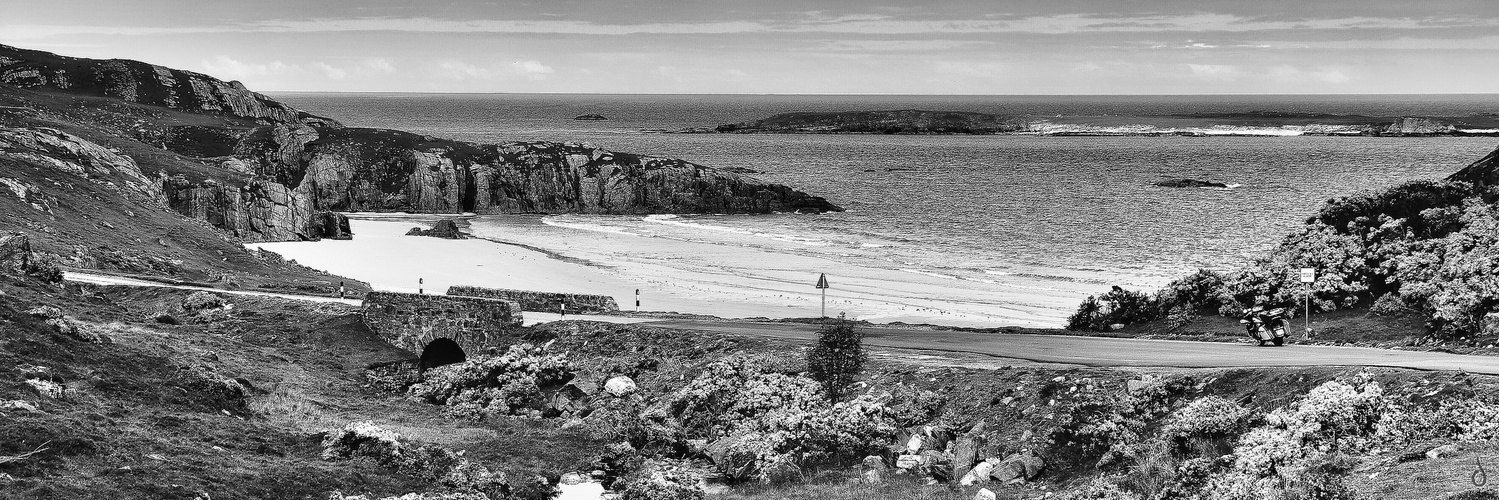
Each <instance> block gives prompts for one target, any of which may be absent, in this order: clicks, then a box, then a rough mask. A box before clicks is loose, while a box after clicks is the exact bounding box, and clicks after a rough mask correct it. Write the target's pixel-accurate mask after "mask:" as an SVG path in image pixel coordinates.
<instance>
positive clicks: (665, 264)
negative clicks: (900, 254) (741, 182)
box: [247, 214, 1082, 326]
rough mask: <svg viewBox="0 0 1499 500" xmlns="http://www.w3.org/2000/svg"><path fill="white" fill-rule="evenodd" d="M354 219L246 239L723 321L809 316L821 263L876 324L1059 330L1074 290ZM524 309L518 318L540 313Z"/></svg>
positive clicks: (654, 243) (407, 285)
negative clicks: (311, 230)
mask: <svg viewBox="0 0 1499 500" xmlns="http://www.w3.org/2000/svg"><path fill="white" fill-rule="evenodd" d="M357 216H358V217H360V218H361V219H362V218H364V216H365V214H358V215H357ZM361 219H355V220H352V221H351V223H352V226H353V227H352V229H353V231H354V239H353V240H350V241H333V240H328V241H321V242H293V243H257V244H250V245H247V246H248V247H250V248H264V249H266V250H269V251H273V252H277V253H280V254H281V255H283V256H285V257H286V258H288V259H295V260H296V261H297V262H299V263H301V264H303V265H306V266H309V267H313V268H317V269H321V270H324V271H327V272H330V273H333V274H338V275H343V276H348V277H350V278H354V279H359V280H363V281H367V282H369V283H370V284H371V285H372V286H373V287H374V288H375V289H377V290H388V291H400V292H416V291H417V287H418V283H417V280H418V279H423V280H424V281H425V283H424V284H423V285H421V286H422V287H423V289H424V291H425V293H443V292H444V291H446V290H447V287H448V286H450V285H477V286H484V287H493V288H511V289H520V290H536V291H550V292H570V293H590V294H601V295H611V296H613V297H614V298H615V300H617V301H618V302H619V304H620V307H621V308H622V309H625V310H632V309H634V308H635V291H636V290H637V289H639V290H640V293H641V299H642V305H641V309H642V310H646V311H676V312H685V313H697V314H709V315H715V316H721V317H728V318H744V317H770V318H786V317H815V316H817V315H819V314H820V307H819V306H820V294H819V293H818V290H816V289H815V288H813V286H812V284H813V283H814V282H815V280H816V279H817V273H818V272H822V271H826V272H828V274H829V280H830V281H831V282H832V285H833V286H832V288H831V289H829V290H828V293H827V310H828V314H829V315H836V314H838V313H839V312H847V313H848V314H849V316H850V317H853V318H857V319H865V320H869V321H874V322H892V321H904V322H925V323H935V324H950V325H959V326H1006V325H1022V326H1057V325H1058V324H1059V323H1060V321H1061V318H1062V317H1063V316H1065V313H1066V312H1070V308H1072V307H1075V306H1076V304H1077V303H1078V301H1079V300H1080V299H1081V298H1082V293H1081V292H1079V291H1076V290H1047V289H1040V288H1031V287H1026V286H1016V285H1015V284H1013V283H998V284H996V283H977V282H972V281H966V280H953V279H948V278H943V277H938V276H928V275H924V274H920V273H915V272H902V271H900V270H891V269H884V268H874V267H868V266H857V265H849V264H848V263H844V262H835V261H831V260H829V259H828V258H826V257H822V256H816V255H809V254H797V253H795V252H777V251H765V250H759V249H753V248H744V247H738V246H733V245H724V244H720V243H715V242H713V241H681V240H675V239H667V238H655V237H646V236H639V235H632V234H615V233H609V232H600V231H586V230H579V229H569V228H563V227H554V226H548V225H544V224H541V223H540V221H539V218H537V217H535V216H529V217H527V216H518V217H498V216H486V217H483V218H481V219H477V220H475V221H474V222H475V223H474V226H473V231H474V232H475V233H476V234H478V235H480V236H483V237H485V238H490V239H495V240H500V241H505V242H510V243H515V244H521V245H526V246H531V247H536V248H541V249H545V250H546V251H547V252H541V251H537V250H532V249H529V248H525V247H522V246H517V245H513V244H501V243H496V242H494V241H486V240H484V239H467V240H446V239H440V238H430V237H417V236H405V233H406V231H407V230H409V229H411V228H412V227H414V226H422V227H428V226H430V224H431V222H432V221H434V220H436V218H435V217H434V216H431V215H425V216H422V215H412V216H399V215H395V216H392V215H385V216H381V217H380V220H361ZM1038 303H1039V304H1043V305H1041V306H1037V305H1035V304H1038ZM1021 304H1028V305H1021ZM531 316H532V314H531V313H528V314H527V319H528V320H532V321H528V322H533V321H536V320H540V319H542V318H541V317H537V318H532V317H531ZM546 319H550V318H546Z"/></svg>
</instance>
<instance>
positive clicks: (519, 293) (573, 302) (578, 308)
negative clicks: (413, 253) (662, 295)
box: [448, 285, 619, 314]
mask: <svg viewBox="0 0 1499 500" xmlns="http://www.w3.org/2000/svg"><path fill="white" fill-rule="evenodd" d="M448 295H449V296H462V297H486V298H491V299H503V300H511V301H515V302H516V303H518V304H520V308H521V310H522V311H539V312H559V307H558V305H559V304H567V312H569V313H579V314H583V313H607V312H618V311H619V304H618V303H617V302H615V301H614V297H610V296H607V295H584V294H577V293H555V292H532V291H527V290H503V289H499V288H484V287H477V286H463V285H458V286H450V287H448Z"/></svg>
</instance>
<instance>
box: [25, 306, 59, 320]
mask: <svg viewBox="0 0 1499 500" xmlns="http://www.w3.org/2000/svg"><path fill="white" fill-rule="evenodd" d="M26 314H29V315H31V317H33V318H38V319H58V318H61V317H62V309H58V308H56V307H52V306H37V307H33V308H31V309H27V310H26Z"/></svg>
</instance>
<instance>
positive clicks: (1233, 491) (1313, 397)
mask: <svg viewBox="0 0 1499 500" xmlns="http://www.w3.org/2000/svg"><path fill="white" fill-rule="evenodd" d="M1387 409H1388V402H1387V401H1386V399H1385V398H1384V395H1383V391H1382V390H1381V389H1380V387H1379V385H1378V384H1375V383H1372V382H1371V383H1366V384H1364V385H1363V386H1362V387H1359V388H1355V387H1354V386H1352V385H1349V384H1346V383H1342V382H1338V381H1332V382H1327V383H1325V384H1322V385H1320V386H1317V387H1316V388H1314V389H1312V390H1311V392H1308V393H1307V395H1306V396H1305V397H1303V398H1301V399H1300V400H1298V401H1297V402H1296V403H1295V404H1293V405H1291V406H1289V407H1287V408H1281V409H1277V410H1275V411H1273V412H1271V413H1270V414H1269V415H1266V417H1265V425H1264V426H1261V427H1257V428H1255V429H1252V430H1250V431H1249V432H1248V433H1247V434H1245V435H1244V436H1243V437H1242V438H1240V440H1239V443H1238V445H1236V446H1235V447H1234V453H1233V456H1234V461H1233V464H1232V465H1230V466H1229V467H1228V469H1227V470H1226V471H1224V473H1222V474H1220V475H1218V476H1215V477H1213V478H1212V479H1211V480H1209V482H1208V493H1210V495H1209V496H1212V497H1218V498H1231V499H1240V498H1242V499H1251V498H1274V497H1277V496H1280V495H1281V494H1283V493H1285V492H1286V485H1288V484H1289V485H1296V484H1303V485H1313V486H1316V488H1323V487H1324V486H1325V487H1326V488H1333V486H1328V485H1326V484H1325V482H1319V481H1322V479H1320V478H1318V477H1316V476H1315V474H1317V472H1316V470H1314V469H1313V467H1315V466H1317V465H1318V464H1319V463H1324V462H1323V461H1324V460H1330V459H1331V458H1330V454H1332V453H1338V452H1355V451H1360V452H1361V451H1364V450H1367V449H1368V448H1370V447H1371V445H1372V444H1373V443H1374V440H1375V438H1376V436H1377V435H1378V433H1379V431H1380V430H1381V429H1380V423H1381V419H1382V418H1383V416H1384V414H1385V412H1386V410H1387ZM1308 471H1311V472H1308ZM1317 485H1322V486H1317ZM1328 491H1332V489H1329V490H1328Z"/></svg>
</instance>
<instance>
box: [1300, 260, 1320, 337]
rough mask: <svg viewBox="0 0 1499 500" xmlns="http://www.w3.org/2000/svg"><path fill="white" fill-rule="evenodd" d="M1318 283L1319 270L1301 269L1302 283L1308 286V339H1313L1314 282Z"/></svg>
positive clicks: (1306, 297)
mask: <svg viewBox="0 0 1499 500" xmlns="http://www.w3.org/2000/svg"><path fill="white" fill-rule="evenodd" d="M1314 281H1317V270H1316V269H1315V268H1310V267H1303V268H1301V283H1302V284H1304V285H1306V296H1305V300H1306V337H1303V338H1304V339H1309V338H1312V282H1314Z"/></svg>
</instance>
